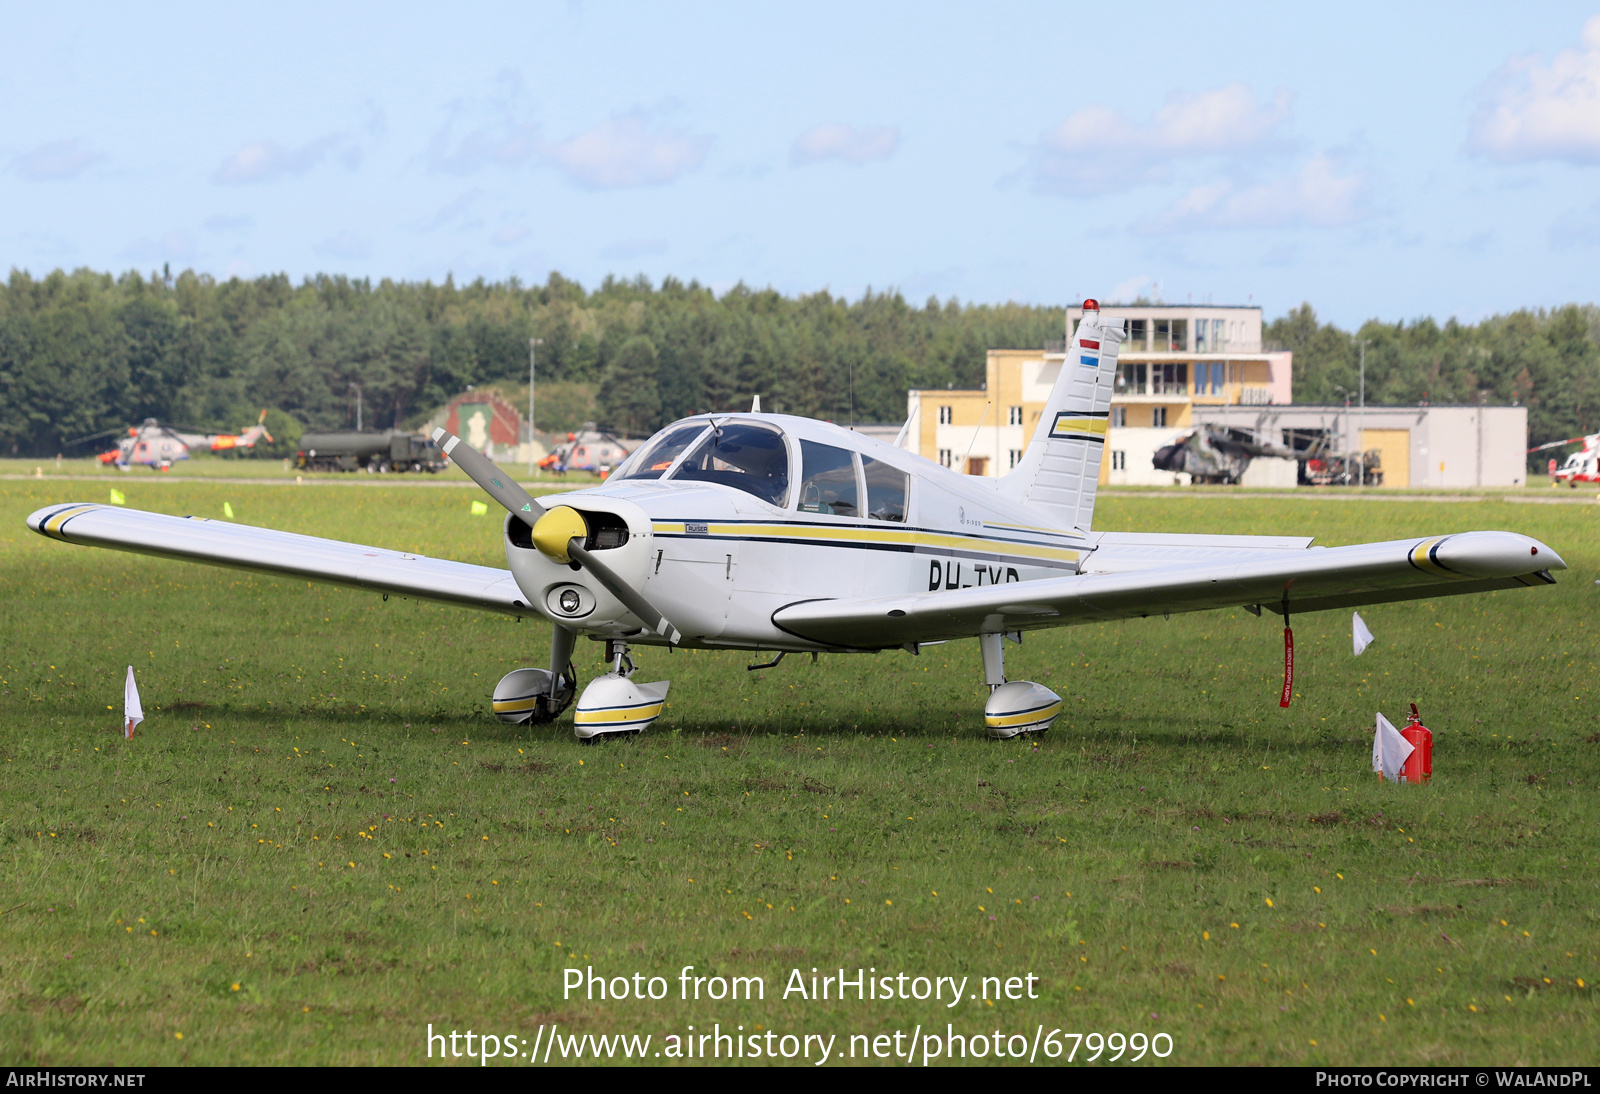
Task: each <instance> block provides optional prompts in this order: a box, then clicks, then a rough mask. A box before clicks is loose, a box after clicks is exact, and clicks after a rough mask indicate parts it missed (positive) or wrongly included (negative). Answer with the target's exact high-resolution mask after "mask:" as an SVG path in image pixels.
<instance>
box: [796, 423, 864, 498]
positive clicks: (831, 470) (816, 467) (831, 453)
mask: <svg viewBox="0 0 1600 1094" xmlns="http://www.w3.org/2000/svg"><path fill="white" fill-rule="evenodd" d="M800 462H801V464H802V467H803V470H804V472H805V478H804V479H803V480H802V481H801V483H800V511H801V512H802V513H829V514H832V515H833V516H836V517H856V516H860V515H861V505H860V502H859V493H860V492H859V490H858V489H857V486H856V454H855V453H854V452H851V451H850V450H849V449H847V448H835V447H834V446H833V445H831V444H818V443H817V442H815V441H801V442H800Z"/></svg>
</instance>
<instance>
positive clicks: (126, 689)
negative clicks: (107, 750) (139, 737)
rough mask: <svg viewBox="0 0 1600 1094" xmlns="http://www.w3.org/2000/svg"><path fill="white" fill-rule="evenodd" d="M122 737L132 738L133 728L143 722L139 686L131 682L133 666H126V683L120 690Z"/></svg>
mask: <svg viewBox="0 0 1600 1094" xmlns="http://www.w3.org/2000/svg"><path fill="white" fill-rule="evenodd" d="M122 717H123V731H122V735H123V736H124V737H127V738H130V739H131V738H132V737H133V727H134V726H136V725H138V724H139V723H140V722H142V721H144V707H142V706H140V705H139V685H138V684H136V683H134V682H133V666H132V665H129V666H128V682H127V684H125V685H124V686H123V688H122Z"/></svg>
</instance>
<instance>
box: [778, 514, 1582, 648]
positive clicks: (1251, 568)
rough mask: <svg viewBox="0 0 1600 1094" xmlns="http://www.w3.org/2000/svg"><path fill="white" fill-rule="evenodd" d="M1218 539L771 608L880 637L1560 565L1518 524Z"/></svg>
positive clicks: (850, 633) (1311, 607)
mask: <svg viewBox="0 0 1600 1094" xmlns="http://www.w3.org/2000/svg"><path fill="white" fill-rule="evenodd" d="M1225 539H1226V540H1233V541H1235V542H1239V541H1242V540H1243V537H1220V536H1218V537H1198V536H1197V537H1182V536H1171V537H1156V536H1123V537H1117V541H1118V542H1117V543H1116V547H1115V549H1113V548H1112V547H1111V546H1110V544H1109V543H1107V545H1106V546H1105V547H1102V548H1097V550H1096V551H1095V553H1094V554H1093V555H1091V556H1090V557H1089V558H1088V559H1087V560H1085V563H1084V565H1085V566H1086V568H1088V569H1089V570H1090V571H1095V570H1099V571H1100V572H1087V573H1083V574H1077V575H1074V576H1071V577H1054V578H1043V579H1040V580H1037V581H1022V582H1013V583H1011V584H1002V585H979V586H975V587H972V588H965V589H955V590H952V591H949V592H945V591H937V592H926V593H922V592H918V593H906V594H901V595H899V596H883V597H873V598H871V599H836V600H803V601H799V602H797V603H794V604H788V605H785V606H784V607H782V608H779V609H778V610H777V611H776V612H774V613H773V616H772V621H773V622H774V623H775V624H777V626H778V627H780V628H782V629H783V630H785V631H787V632H788V633H790V634H793V635H795V636H797V637H799V638H803V639H807V640H809V641H812V642H820V643H825V644H828V645H833V646H838V647H840V648H844V649H886V648H888V647H891V646H902V645H909V644H911V643H913V642H940V641H947V640H950V639H954V638H970V637H972V636H974V635H978V634H995V633H1002V632H1006V631H1018V630H1037V629H1041V628H1045V627H1063V626H1070V625H1072V624H1076V623H1093V622H1099V621H1102V620H1107V619H1131V618H1137V617H1142V616H1150V615H1161V614H1163V613H1171V612H1196V611H1206V610H1208V609H1211V608H1226V607H1240V606H1245V607H1254V608H1257V609H1260V608H1267V609H1270V610H1271V611H1274V612H1280V613H1282V612H1284V611H1287V612H1288V614H1290V615H1291V616H1292V615H1294V614H1296V613H1299V612H1314V611H1323V610H1326V609H1329V608H1348V607H1356V606H1360V605H1362V604H1381V603H1385V602H1388V601H1397V600H1417V599H1422V598H1425V597H1434V596H1451V595H1455V594H1458V593H1479V592H1489V591H1491V590H1494V589H1515V588H1519V587H1522V586H1528V585H1545V584H1554V583H1555V578H1553V577H1551V576H1550V571H1551V570H1564V569H1566V567H1567V564H1566V563H1565V562H1563V561H1562V560H1561V556H1560V555H1558V554H1556V553H1555V552H1554V551H1552V550H1551V549H1550V548H1549V547H1546V546H1545V545H1544V544H1542V543H1540V542H1539V541H1538V540H1536V539H1530V538H1528V537H1527V536H1523V535H1518V534H1517V533H1515V532H1461V533H1457V534H1455V535H1449V536H1432V537H1429V538H1427V539H1406V540H1394V541H1392V542H1388V543H1360V544H1354V545H1352V546H1348V547H1314V548H1309V549H1303V548H1302V549H1295V548H1294V547H1293V546H1292V545H1293V544H1294V543H1295V542H1296V541H1295V540H1281V541H1278V542H1277V543H1272V545H1271V547H1270V548H1269V549H1257V550H1250V549H1237V550H1236V549H1230V547H1229V546H1228V545H1225V544H1224V543H1223V541H1224V540H1225ZM1105 540H1106V541H1111V540H1112V537H1110V536H1107V537H1105ZM1185 541H1189V542H1187V543H1186V542H1185ZM1269 542H1271V541H1269ZM1101 550H1104V551H1105V557H1104V558H1101ZM1230 556H1231V557H1230Z"/></svg>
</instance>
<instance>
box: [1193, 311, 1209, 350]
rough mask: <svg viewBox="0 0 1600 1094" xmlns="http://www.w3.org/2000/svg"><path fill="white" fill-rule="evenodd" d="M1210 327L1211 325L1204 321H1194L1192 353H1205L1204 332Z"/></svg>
mask: <svg viewBox="0 0 1600 1094" xmlns="http://www.w3.org/2000/svg"><path fill="white" fill-rule="evenodd" d="M1210 326H1211V324H1210V323H1209V322H1208V321H1206V320H1204V319H1196V320H1195V321H1194V351H1195V352H1196V353H1205V352H1206V330H1207V328H1208V327H1210Z"/></svg>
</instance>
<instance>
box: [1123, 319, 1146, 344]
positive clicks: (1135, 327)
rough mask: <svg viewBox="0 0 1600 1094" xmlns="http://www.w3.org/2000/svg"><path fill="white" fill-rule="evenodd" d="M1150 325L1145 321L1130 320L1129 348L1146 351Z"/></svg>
mask: <svg viewBox="0 0 1600 1094" xmlns="http://www.w3.org/2000/svg"><path fill="white" fill-rule="evenodd" d="M1149 336H1150V324H1149V322H1148V321H1147V320H1144V319H1130V320H1128V348H1129V349H1135V350H1142V349H1144V344H1145V342H1146V341H1148V340H1149Z"/></svg>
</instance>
